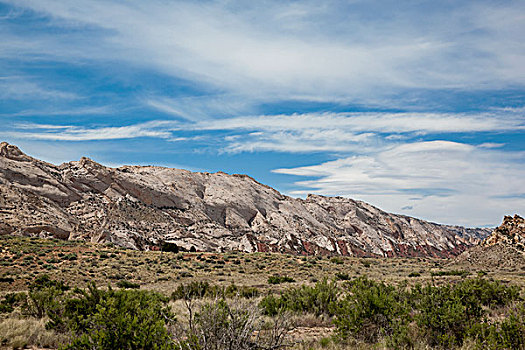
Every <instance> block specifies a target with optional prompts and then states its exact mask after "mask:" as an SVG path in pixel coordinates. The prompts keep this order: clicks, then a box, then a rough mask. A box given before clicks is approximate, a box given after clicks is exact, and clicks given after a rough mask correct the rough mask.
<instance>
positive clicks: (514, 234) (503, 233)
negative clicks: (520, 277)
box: [452, 215, 525, 269]
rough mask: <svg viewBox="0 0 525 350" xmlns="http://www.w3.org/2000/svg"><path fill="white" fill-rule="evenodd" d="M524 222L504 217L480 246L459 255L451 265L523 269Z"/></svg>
mask: <svg viewBox="0 0 525 350" xmlns="http://www.w3.org/2000/svg"><path fill="white" fill-rule="evenodd" d="M524 247H525V220H524V219H523V218H522V217H520V216H519V215H514V217H512V216H505V217H504V218H503V223H502V224H501V225H500V226H498V227H497V228H495V229H494V231H492V233H491V234H490V236H488V237H487V238H486V239H485V240H484V241H483V242H482V243H481V244H480V245H478V246H475V247H473V248H471V249H468V250H467V251H465V252H463V253H462V254H461V255H459V256H458V257H457V258H456V259H455V260H454V261H453V262H452V264H453V265H454V264H457V265H465V264H469V265H471V266H475V267H478V268H492V269H498V268H499V269H509V268H510V269H516V268H520V269H522V268H524V267H525V249H524Z"/></svg>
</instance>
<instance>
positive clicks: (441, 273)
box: [430, 270, 470, 277]
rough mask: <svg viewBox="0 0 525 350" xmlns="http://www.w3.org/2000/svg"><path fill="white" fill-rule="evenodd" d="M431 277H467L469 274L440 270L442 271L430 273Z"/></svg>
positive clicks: (459, 271)
mask: <svg viewBox="0 0 525 350" xmlns="http://www.w3.org/2000/svg"><path fill="white" fill-rule="evenodd" d="M430 275H431V276H461V277H467V276H468V275H470V272H468V271H465V270H442V271H433V272H431V273H430Z"/></svg>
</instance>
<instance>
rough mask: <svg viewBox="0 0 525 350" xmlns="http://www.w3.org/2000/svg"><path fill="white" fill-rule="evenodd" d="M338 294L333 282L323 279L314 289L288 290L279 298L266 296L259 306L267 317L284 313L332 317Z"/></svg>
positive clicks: (308, 287)
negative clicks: (305, 313)
mask: <svg viewBox="0 0 525 350" xmlns="http://www.w3.org/2000/svg"><path fill="white" fill-rule="evenodd" d="M338 294H339V291H338V287H337V284H336V283H335V281H332V282H328V281H327V280H326V279H324V280H322V281H320V282H317V283H316V284H315V286H314V287H310V286H305V285H303V286H301V287H297V288H290V289H288V290H286V291H284V292H282V293H281V295H280V296H279V297H275V296H273V295H269V296H266V297H265V298H263V299H262V300H261V302H260V304H259V305H260V307H261V308H262V309H263V312H264V313H265V314H266V315H269V316H275V315H278V314H280V313H282V312H284V311H292V312H309V313H313V314H316V315H321V314H326V315H333V313H334V311H335V303H336V301H337V298H338Z"/></svg>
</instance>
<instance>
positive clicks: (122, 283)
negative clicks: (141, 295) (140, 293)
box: [117, 280, 140, 289]
mask: <svg viewBox="0 0 525 350" xmlns="http://www.w3.org/2000/svg"><path fill="white" fill-rule="evenodd" d="M117 287H119V288H125V289H126V288H127V289H138V288H140V284H138V283H133V282H130V281H126V280H120V281H118V282H117Z"/></svg>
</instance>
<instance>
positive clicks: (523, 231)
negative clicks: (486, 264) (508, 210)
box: [483, 214, 525, 252]
mask: <svg viewBox="0 0 525 350" xmlns="http://www.w3.org/2000/svg"><path fill="white" fill-rule="evenodd" d="M496 244H503V245H508V246H512V247H514V248H516V249H517V250H519V251H522V252H524V251H525V220H524V219H523V218H522V217H521V216H519V215H517V214H516V215H514V217H512V216H505V217H504V218H503V223H502V224H501V225H500V226H498V227H497V228H496V229H495V230H494V231H492V233H491V235H490V236H489V237H487V239H485V240H484V241H483V246H484V247H490V246H493V245H496Z"/></svg>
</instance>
